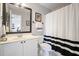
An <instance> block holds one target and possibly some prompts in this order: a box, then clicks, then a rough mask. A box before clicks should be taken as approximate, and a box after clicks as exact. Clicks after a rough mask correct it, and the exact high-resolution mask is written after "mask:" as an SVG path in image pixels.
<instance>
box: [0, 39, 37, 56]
mask: <svg viewBox="0 0 79 59" xmlns="http://www.w3.org/2000/svg"><path fill="white" fill-rule="evenodd" d="M37 55H38V40H37V39H26V40H23V41H18V42H10V43H6V44H2V45H0V56H37Z"/></svg>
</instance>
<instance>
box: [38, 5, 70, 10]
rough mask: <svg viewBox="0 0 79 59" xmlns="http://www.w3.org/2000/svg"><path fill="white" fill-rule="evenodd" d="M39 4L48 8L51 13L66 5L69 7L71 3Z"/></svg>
mask: <svg viewBox="0 0 79 59" xmlns="http://www.w3.org/2000/svg"><path fill="white" fill-rule="evenodd" d="M39 4H40V5H42V6H43V7H45V8H48V9H49V10H51V11H54V10H57V9H59V8H62V7H64V6H66V5H69V4H70V3H39Z"/></svg>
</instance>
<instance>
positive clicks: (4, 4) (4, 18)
mask: <svg viewBox="0 0 79 59" xmlns="http://www.w3.org/2000/svg"><path fill="white" fill-rule="evenodd" d="M9 4H12V5H15V3H9ZM19 7H20V6H19ZM23 8H25V9H28V10H30V30H29V31H23V32H6V34H16V33H31V32H32V9H31V8H28V7H23ZM6 15H7V12H6V3H3V21H2V23H3V25H5V27H6V18H7V16H6ZM9 29H10V28H9ZM5 30H6V29H5Z"/></svg>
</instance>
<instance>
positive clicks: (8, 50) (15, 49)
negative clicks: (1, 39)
mask: <svg viewBox="0 0 79 59" xmlns="http://www.w3.org/2000/svg"><path fill="white" fill-rule="evenodd" d="M3 48H4V56H21V55H22V54H23V51H22V50H23V46H22V43H21V42H13V43H8V44H4V46H3Z"/></svg>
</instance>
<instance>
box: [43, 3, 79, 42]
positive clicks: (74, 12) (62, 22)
mask: <svg viewBox="0 0 79 59" xmlns="http://www.w3.org/2000/svg"><path fill="white" fill-rule="evenodd" d="M44 34H46V35H51V36H55V37H60V38H65V39H70V40H78V41H79V4H74V3H73V4H70V5H68V6H66V7H63V8H61V9H58V10H56V11H54V12H51V13H49V14H47V15H46V20H45V33H44Z"/></svg>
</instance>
